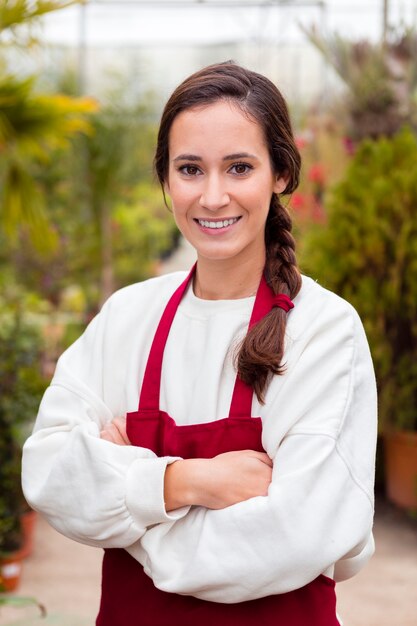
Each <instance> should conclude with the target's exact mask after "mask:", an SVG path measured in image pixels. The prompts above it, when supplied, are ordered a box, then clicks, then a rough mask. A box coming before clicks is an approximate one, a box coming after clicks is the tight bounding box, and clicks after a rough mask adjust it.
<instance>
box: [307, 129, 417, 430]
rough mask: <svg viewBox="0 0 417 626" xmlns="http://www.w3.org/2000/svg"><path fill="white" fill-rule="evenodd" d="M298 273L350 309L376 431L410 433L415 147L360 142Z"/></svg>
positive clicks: (413, 425) (415, 398)
mask: <svg viewBox="0 0 417 626" xmlns="http://www.w3.org/2000/svg"><path fill="white" fill-rule="evenodd" d="M329 196H330V197H329V199H328V206H327V207H326V209H327V213H328V222H327V224H326V225H325V226H321V227H317V228H315V229H314V230H313V231H311V233H310V234H309V235H308V236H307V239H306V241H305V242H304V244H303V258H302V261H301V264H302V268H303V270H304V271H305V272H306V273H308V274H309V275H311V276H312V277H313V278H316V279H318V280H319V281H320V282H321V283H322V284H323V285H324V286H325V287H328V288H329V289H332V290H333V291H335V292H336V293H338V294H340V295H341V296H342V297H344V298H346V299H347V300H348V301H350V302H351V303H352V304H353V305H354V306H355V308H356V309H357V311H358V313H359V315H360V316H361V318H362V321H363V323H364V326H365V329H366V332H367V335H368V339H369V342H370V346H371V351H372V355H373V359H374V363H375V369H376V374H377V382H378V388H379V398H380V402H379V405H380V423H381V426H382V428H389V427H395V428H405V429H411V430H417V141H416V138H415V136H414V135H413V133H412V132H411V130H409V129H407V128H406V129H403V130H402V131H401V132H400V133H398V134H397V135H396V136H395V137H393V138H392V139H380V140H378V141H375V142H372V141H365V142H364V143H363V144H362V145H361V146H360V147H359V149H358V151H357V153H356V154H355V156H354V158H353V160H352V163H351V165H350V167H349V168H348V171H347V174H346V177H345V179H344V180H343V182H341V183H340V184H338V185H337V186H336V187H335V188H334V190H333V192H332V193H331V194H329Z"/></svg>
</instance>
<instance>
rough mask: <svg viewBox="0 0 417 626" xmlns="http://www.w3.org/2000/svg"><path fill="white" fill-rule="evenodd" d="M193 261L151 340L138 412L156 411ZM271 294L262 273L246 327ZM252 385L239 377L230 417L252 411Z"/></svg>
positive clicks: (260, 313) (265, 307)
mask: <svg viewBox="0 0 417 626" xmlns="http://www.w3.org/2000/svg"><path fill="white" fill-rule="evenodd" d="M196 265H197V264H194V265H193V267H192V268H191V271H190V273H189V274H188V276H187V278H186V279H185V280H184V282H183V283H181V285H180V286H179V287H178V289H177V290H176V291H175V292H174V293H173V295H172V296H171V298H170V299H169V302H168V304H167V306H166V308H165V310H164V312H163V314H162V317H161V320H160V322H159V324H158V328H157V330H156V333H155V337H154V338H153V341H152V346H151V350H150V352H149V357H148V362H147V364H146V369H145V374H144V377H143V383H142V389H141V392H140V398H139V411H143V410H156V411H158V410H159V395H160V389H161V374H162V361H163V356H164V350H165V345H166V342H167V339H168V335H169V331H170V329H171V326H172V322H173V321H174V317H175V314H176V312H177V308H178V305H179V303H180V302H181V299H182V297H183V295H184V293H185V290H186V289H187V287H188V285H189V283H190V281H191V280H192V278H193V275H194V272H195V268H196ZM273 298H274V294H273V291H272V289H271V288H270V287H269V286H268V284H267V282H266V280H265V277H264V275H262V278H261V282H260V283H259V287H258V291H257V292H256V298H255V303H254V306H253V310H252V315H251V318H250V321H249V326H248V328H251V327H252V326H253V325H254V324H256V323H257V322H259V320H260V319H262V318H263V317H264V316H265V315H266V314H267V313H269V311H270V310H271V308H272V305H273V302H274V300H273ZM252 396H253V390H252V387H249V386H248V385H246V384H245V383H244V382H243V381H242V380H241V379H240V378H239V377H238V376H236V382H235V386H234V390H233V395H232V401H231V405H230V412H229V417H249V416H251V414H252V413H251V411H252Z"/></svg>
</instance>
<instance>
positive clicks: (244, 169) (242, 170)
mask: <svg viewBox="0 0 417 626" xmlns="http://www.w3.org/2000/svg"><path fill="white" fill-rule="evenodd" d="M252 169H253V167H252V165H249V163H235V164H234V165H232V167H231V168H230V171H232V173H233V174H239V175H242V174H247V173H248V172H249V170H252Z"/></svg>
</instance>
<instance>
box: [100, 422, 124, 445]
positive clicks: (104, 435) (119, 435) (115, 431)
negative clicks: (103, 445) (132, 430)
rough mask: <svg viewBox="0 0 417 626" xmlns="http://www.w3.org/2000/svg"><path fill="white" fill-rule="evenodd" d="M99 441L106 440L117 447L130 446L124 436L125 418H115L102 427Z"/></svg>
mask: <svg viewBox="0 0 417 626" xmlns="http://www.w3.org/2000/svg"><path fill="white" fill-rule="evenodd" d="M100 439H106V440H107V441H111V442H112V443H117V444H118V445H119V446H130V441H129V439H128V437H127V435H126V418H125V417H115V418H114V419H113V420H112V421H111V422H108V423H107V424H105V425H104V428H103V430H102V431H101V432H100Z"/></svg>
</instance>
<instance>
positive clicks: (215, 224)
mask: <svg viewBox="0 0 417 626" xmlns="http://www.w3.org/2000/svg"><path fill="white" fill-rule="evenodd" d="M239 220H240V217H229V218H227V219H223V220H202V219H198V218H196V219H195V220H194V221H195V222H197V223H198V224H199V225H200V226H201V227H202V228H209V229H210V230H218V229H220V228H227V227H228V226H233V224H236V222H237V221H239Z"/></svg>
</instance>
